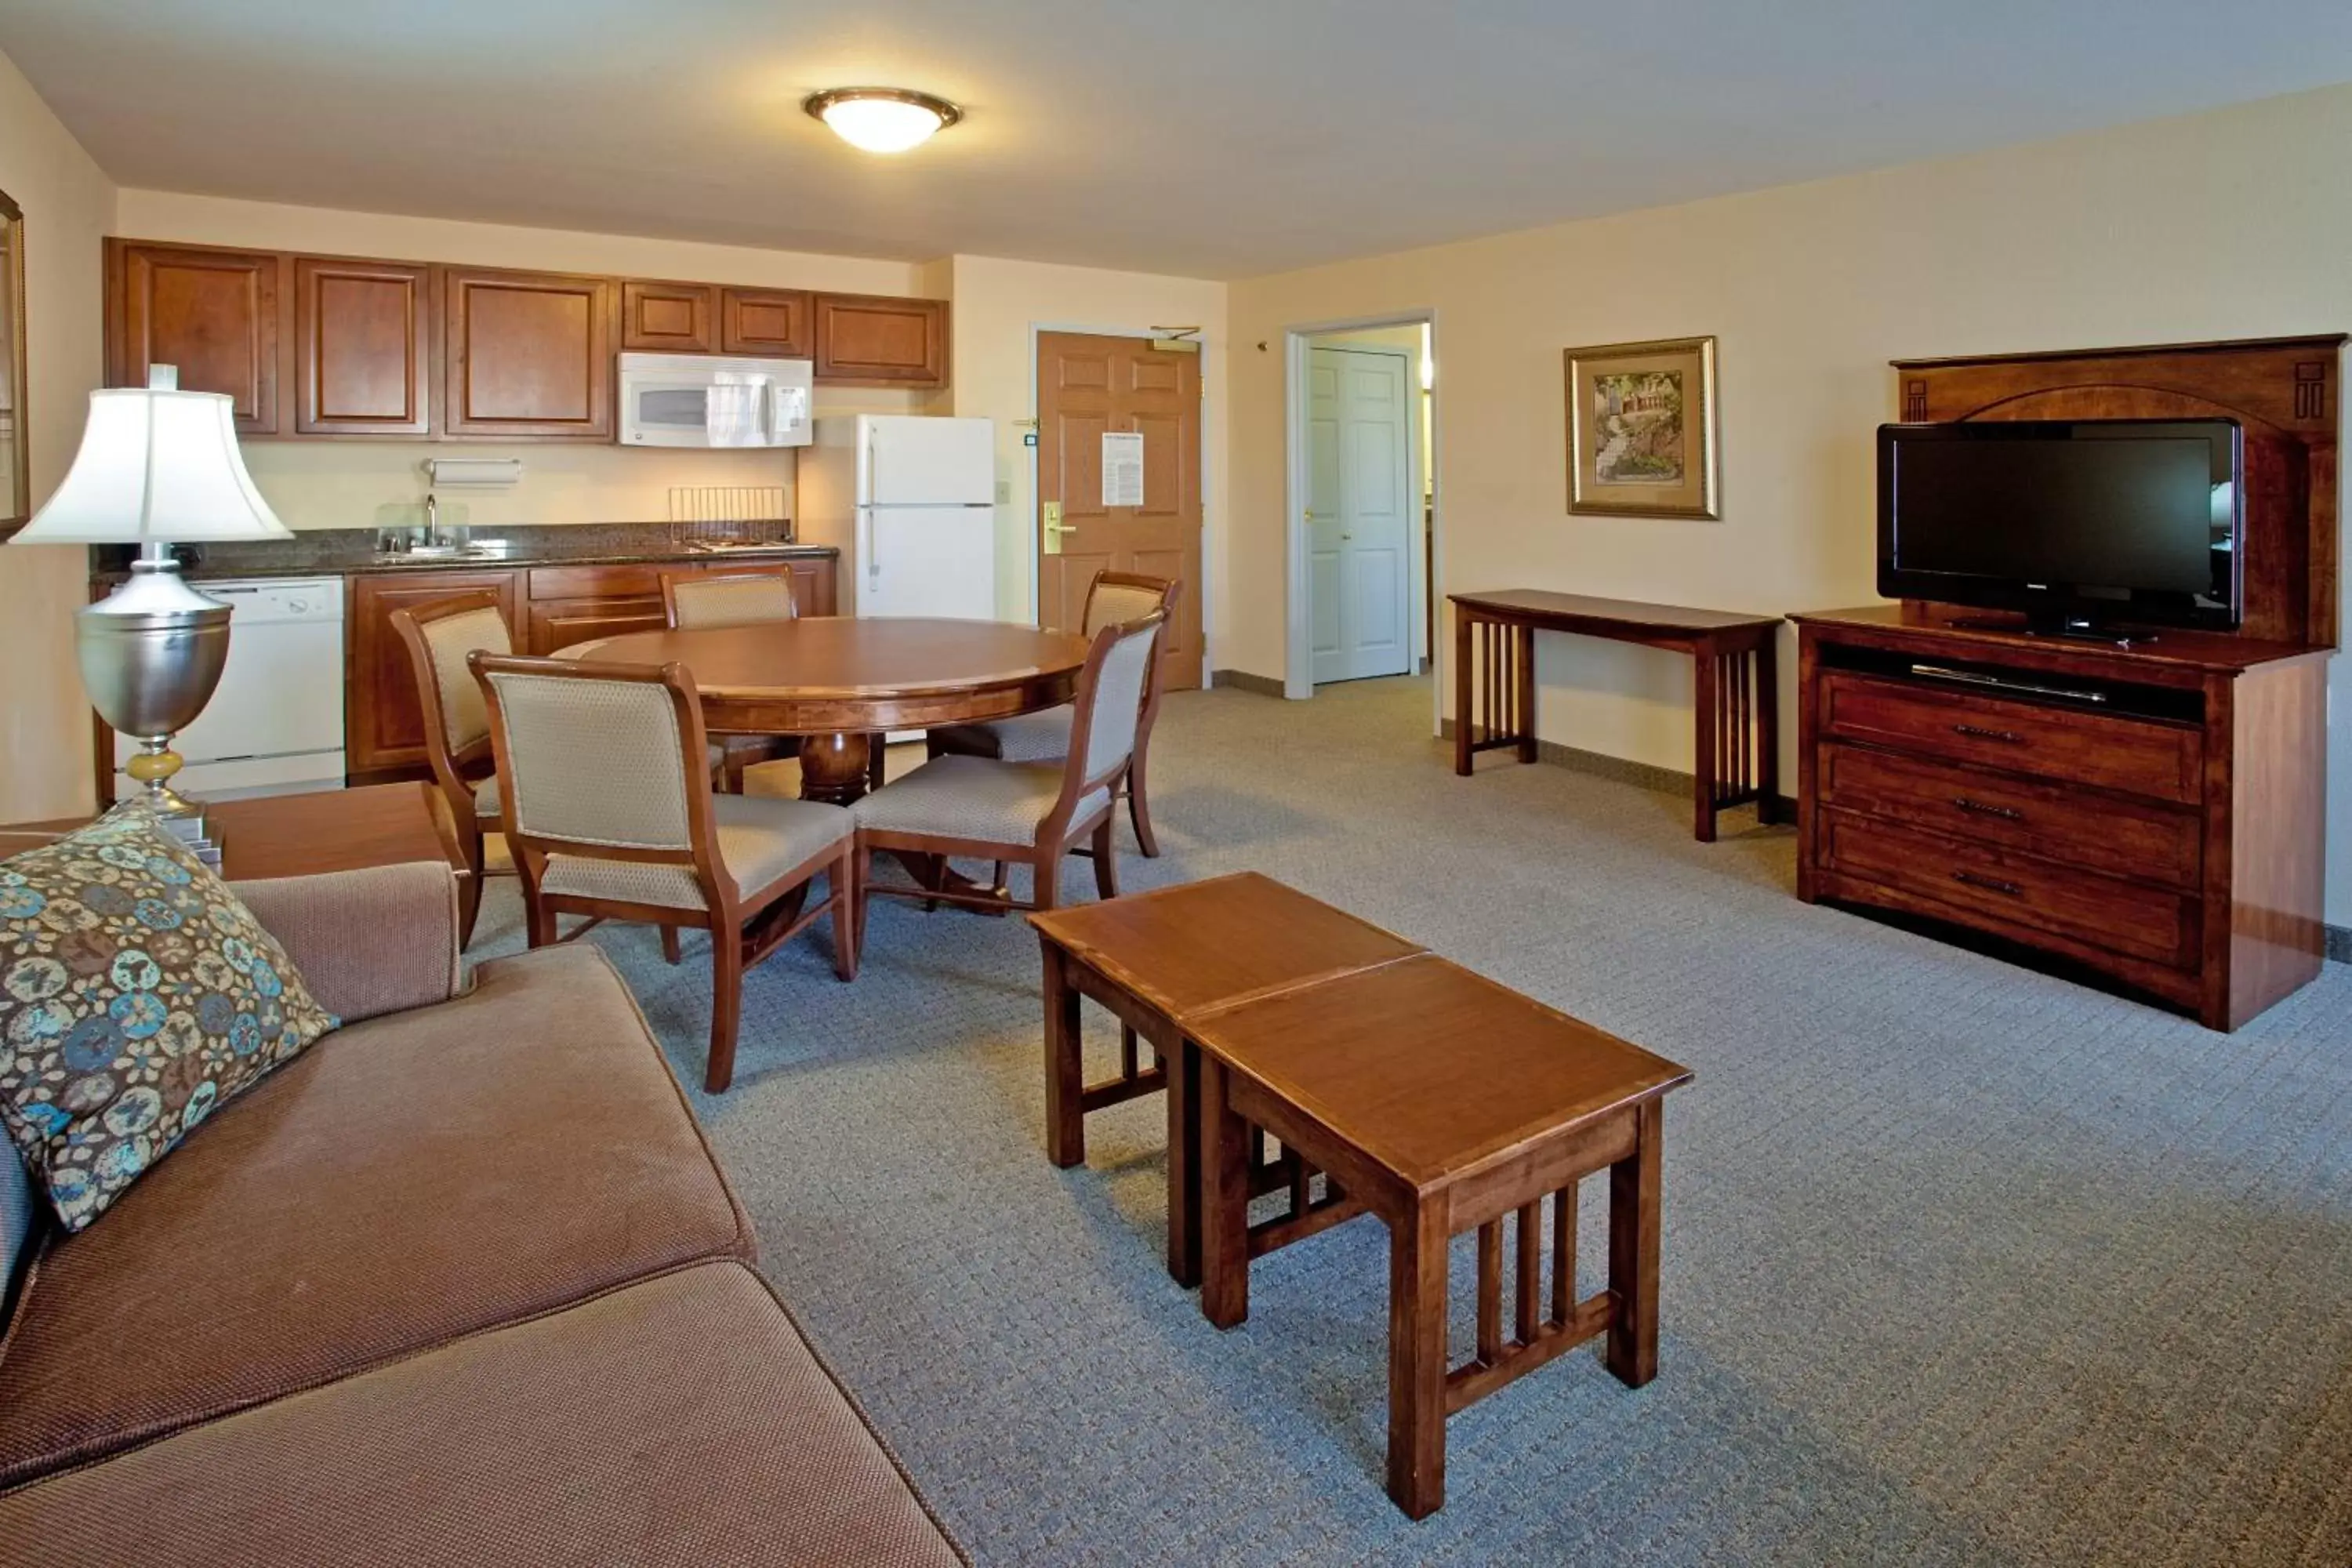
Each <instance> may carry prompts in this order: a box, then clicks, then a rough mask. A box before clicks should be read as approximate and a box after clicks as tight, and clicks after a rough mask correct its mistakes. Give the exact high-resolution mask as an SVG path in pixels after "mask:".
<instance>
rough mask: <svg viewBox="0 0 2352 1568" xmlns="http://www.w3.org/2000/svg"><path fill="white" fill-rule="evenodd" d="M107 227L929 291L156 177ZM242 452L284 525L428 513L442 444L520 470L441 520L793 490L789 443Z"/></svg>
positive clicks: (339, 249) (768, 263) (870, 408)
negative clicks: (208, 192)
mask: <svg viewBox="0 0 2352 1568" xmlns="http://www.w3.org/2000/svg"><path fill="white" fill-rule="evenodd" d="M114 232H115V233H118V234H122V235H126V236H129V237H133V238H137V239H167V240H177V241H180V242H182V243H184V244H190V245H238V246H251V247H257V248H261V249H270V250H280V249H282V250H305V251H311V252H314V253H320V254H325V255H330V256H336V255H341V256H377V257H387V258H399V259H404V260H415V261H451V262H464V263H467V264H469V265H473V266H478V267H521V268H540V269H542V270H547V271H568V272H597V273H607V274H612V275H615V276H621V277H633V278H677V279H689V280H692V281H696V282H707V283H748V284H770V285H774V286H777V287H792V288H797V289H841V290H845V291H849V292H854V293H870V294H923V293H929V292H930V291H931V290H930V289H928V288H926V287H925V284H926V282H927V280H928V279H927V278H926V269H925V268H921V267H918V266H916V265H914V264H912V263H908V262H904V261H875V260H867V259H864V258H857V257H846V256H817V255H811V254H807V253H803V252H798V251H782V250H754V249H749V248H745V247H740V246H727V245H702V244H691V243H686V242H681V241H677V240H665V239H648V238H644V237H635V236H629V235H609V234H579V233H572V232H570V231H566V230H562V229H544V228H520V227H512V226H505V225H499V224H482V223H457V222H450V221H446V220H442V219H438V218H414V217H397V216H386V215H384V214H381V213H357V212H339V211H334V210H331V209H327V208H322V207H296V206H282V205H276V204H272V203H268V202H246V201H230V200H225V199H223V198H220V197H215V196H191V195H173V194H172V193H168V192H163V191H136V190H134V191H124V192H123V193H122V194H121V200H120V210H119V215H118V217H117V221H116V226H115V228H114ZM918 406H919V401H918V398H917V397H916V395H913V394H909V393H903V392H890V391H887V390H886V391H872V390H861V389H855V388H838V389H836V388H824V389H821V390H820V392H819V394H818V396H817V412H818V413H819V414H825V415H830V414H856V413H867V412H871V413H881V414H904V413H908V412H910V411H912V410H914V409H916V408H917V407H918ZM245 450H246V462H247V467H249V468H251V469H252V470H253V476H254V481H255V482H256V483H257V484H258V485H259V486H260V487H261V491H262V493H263V494H264V495H265V496H267V497H268V499H269V503H270V505H271V506H272V507H273V508H275V509H276V510H277V511H278V515H279V516H280V517H282V518H284V519H285V520H286V523H287V525H288V526H289V527H290V528H298V529H310V528H371V527H376V526H379V525H383V524H392V523H401V524H408V523H415V522H419V521H423V518H424V500H425V489H426V488H427V487H426V483H425V475H424V472H423V469H422V468H421V467H420V465H421V464H422V463H423V461H424V459H425V458H428V457H433V456H436V455H439V456H461V457H514V458H521V459H522V462H523V470H524V477H523V479H522V482H521V483H520V484H517V485H515V486H513V487H511V488H509V489H483V490H468V491H460V492H453V493H451V494H448V495H445V496H444V497H443V498H442V500H443V503H444V504H443V508H442V517H443V519H444V521H449V522H467V523H474V524H478V525H484V526H496V525H499V524H513V523H572V522H644V521H660V520H662V519H665V518H667V517H668V516H669V492H670V489H672V487H674V486H700V485H768V486H777V487H781V488H782V489H784V490H785V492H786V504H787V505H789V504H790V496H791V491H792V489H793V454H792V453H790V452H788V451H786V452H676V451H650V450H646V449H644V448H639V447H611V446H579V447H571V446H560V445H556V444H553V443H535V444H529V445H523V446H516V447H500V446H498V445H496V444H493V443H481V442H470V441H468V442H450V443H446V444H438V445H436V444H433V443H427V442H368V441H329V442H322V441H318V440H301V441H272V440H251V441H247V443H246V444H245Z"/></svg>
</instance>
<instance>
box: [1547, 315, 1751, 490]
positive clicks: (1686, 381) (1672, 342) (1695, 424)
mask: <svg viewBox="0 0 2352 1568" xmlns="http://www.w3.org/2000/svg"><path fill="white" fill-rule="evenodd" d="M1562 357H1563V360H1564V363H1565V370H1566V387H1567V402H1568V510H1570V512H1571V513H1572V514H1574V515H1577V516H1580V517H1682V518H1697V519H1700V520H1702V521H1708V522H1719V521H1722V519H1723V500H1722V495H1721V490H1720V475H1719V472H1718V455H1717V447H1718V440H1717V424H1716V392H1715V340H1714V339H1713V338H1711V337H1706V338H1660V339H1656V340H1654V341H1653V342H1640V343H1601V344H1597V345H1595V346H1593V347H1591V348H1581V349H1568V350H1566V351H1564V352H1563V356H1562Z"/></svg>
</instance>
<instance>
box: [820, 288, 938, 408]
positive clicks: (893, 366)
mask: <svg viewBox="0 0 2352 1568" xmlns="http://www.w3.org/2000/svg"><path fill="white" fill-rule="evenodd" d="M813 357H814V359H815V361H816V379H817V380H819V381H830V382H836V383H845V384H851V385H857V386H945V385H946V384H947V380H948V308H947V302H946V301H945V300H903V299H898V298H896V297H893V296H887V295H875V294H819V295H818V296H817V297H816V342H815V349H814V355H813Z"/></svg>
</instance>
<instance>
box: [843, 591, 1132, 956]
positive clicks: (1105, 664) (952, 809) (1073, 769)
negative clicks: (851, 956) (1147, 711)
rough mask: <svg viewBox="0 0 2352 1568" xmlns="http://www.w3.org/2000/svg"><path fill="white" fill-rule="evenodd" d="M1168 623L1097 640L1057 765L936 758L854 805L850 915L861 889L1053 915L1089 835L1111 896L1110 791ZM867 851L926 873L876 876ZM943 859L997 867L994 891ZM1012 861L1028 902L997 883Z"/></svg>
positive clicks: (1125, 761) (1127, 756)
mask: <svg viewBox="0 0 2352 1568" xmlns="http://www.w3.org/2000/svg"><path fill="white" fill-rule="evenodd" d="M1167 618H1168V617H1167V612H1166V611H1164V610H1152V611H1150V612H1149V613H1148V614H1146V615H1144V616H1139V617H1138V618H1137V619H1134V620H1131V621H1127V622H1124V623H1122V624H1120V625H1118V626H1105V627H1103V628H1102V630H1101V631H1099V632H1097V634H1096V635H1095V639H1094V644H1093V646H1092V647H1089V648H1088V649H1087V662H1086V665H1085V668H1082V669H1081V670H1080V671H1079V674H1078V693H1077V699H1076V701H1075V702H1073V703H1072V704H1071V721H1070V743H1069V747H1068V754H1067V755H1066V756H1065V757H1064V758H1063V759H1062V760H1061V761H1060V762H1058V763H1027V762H1005V761H1002V760H999V759H997V758H993V757H972V756H963V755H959V754H953V753H951V754H949V755H946V756H940V757H933V758H932V759H930V760H929V762H927V763H923V765H922V766H920V767H919V768H917V769H916V770H915V771H914V772H912V773H908V774H907V775H906V776H905V777H903V778H901V779H899V780H898V781H897V782H896V783H893V784H885V785H884V786H883V787H882V788H880V789H878V790H877V791H875V792H874V793H873V794H872V795H867V796H866V797H865V798H864V799H862V800H860V801H859V802H858V803H857V804H856V805H854V806H852V807H851V808H850V809H851V810H852V811H853V812H854V813H856V817H857V850H858V860H859V871H860V877H861V880H860V883H859V887H860V889H861V892H860V894H859V910H858V913H859V917H860V918H861V919H862V918H863V917H864V913H865V902H866V896H867V895H868V894H882V895H886V896H889V897H895V898H910V899H919V900H925V901H926V902H929V901H931V900H939V901H943V902H947V903H956V904H971V905H977V906H980V907H982V908H991V909H1035V910H1050V909H1052V908H1053V907H1054V906H1055V904H1056V903H1057V902H1058V901H1059V900H1060V896H1061V868H1062V861H1063V859H1064V858H1066V857H1067V856H1069V855H1071V854H1074V853H1077V852H1079V849H1080V846H1082V845H1084V844H1087V842H1088V841H1089V840H1091V843H1092V853H1093V856H1094V862H1095V889H1096V891H1097V892H1098V893H1099V894H1101V896H1102V897H1104V898H1106V899H1109V898H1116V897H1118V847H1117V846H1116V845H1115V844H1114V843H1113V841H1112V837H1113V828H1114V827H1115V826H1116V825H1117V822H1118V816H1117V815H1116V811H1117V807H1118V786H1119V784H1120V782H1121V781H1122V780H1124V779H1125V778H1126V776H1127V771H1128V768H1129V765H1130V764H1131V763H1133V761H1134V757H1135V738H1136V730H1137V725H1138V721H1139V719H1140V717H1141V715H1142V712H1143V694H1144V691H1145V689H1146V688H1148V687H1149V686H1150V682H1151V671H1152V667H1153V666H1154V664H1155V663H1156V662H1157V660H1156V658H1155V657H1154V653H1155V650H1156V649H1157V648H1158V647H1159V644H1160V627H1161V626H1163V625H1164V624H1165V623H1166V621H1167ZM876 850H889V851H895V852H897V853H898V855H899V856H901V857H902V858H907V859H908V860H909V861H910V862H911V863H912V864H913V865H915V866H917V867H920V868H923V869H922V870H920V871H919V872H918V875H919V878H920V880H919V883H917V884H916V885H912V886H903V887H902V886H891V885H887V884H883V883H877V882H876V881H874V880H873V879H872V876H871V873H872V868H873V863H874V852H875V851H876ZM950 856H963V857H968V858H975V859H982V860H990V861H994V862H996V863H997V869H998V874H999V880H998V881H997V884H996V885H995V886H994V887H992V888H989V889H977V890H975V889H969V888H958V887H956V886H954V885H953V884H952V883H951V881H950V879H949V878H948V876H947V874H946V872H947V860H948V858H949V857H950ZM1016 862H1017V863H1022V864H1025V865H1027V866H1028V867H1029V868H1030V870H1031V876H1032V882H1031V895H1030V898H1029V900H1028V901H1027V902H1025V903H1024V902H1022V901H1020V900H1016V899H1014V898H1013V895H1012V892H1011V890H1010V889H1009V888H1007V887H1006V885H1005V884H1004V882H1003V879H1002V875H1003V868H1004V867H1005V866H1006V865H1008V864H1012V863H1016Z"/></svg>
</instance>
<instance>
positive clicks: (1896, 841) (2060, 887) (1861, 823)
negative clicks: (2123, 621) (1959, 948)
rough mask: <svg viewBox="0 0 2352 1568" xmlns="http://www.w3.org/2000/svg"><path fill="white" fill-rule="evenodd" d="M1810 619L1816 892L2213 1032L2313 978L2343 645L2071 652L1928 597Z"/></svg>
mask: <svg viewBox="0 0 2352 1568" xmlns="http://www.w3.org/2000/svg"><path fill="white" fill-rule="evenodd" d="M1794 619H1795V620H1796V622H1797V626H1798V638H1797V647H1798V661H1799V662H1798V675H1797V693H1798V702H1799V740H1798V761H1799V768H1800V771H1801V790H1800V801H1799V812H1798V825H1799V830H1800V848H1799V852H1798V862H1797V896H1798V897H1799V898H1801V899H1803V900H1805V901H1806V902H1808V903H1817V902H1833V903H1837V904H1841V905H1847V906H1852V907H1854V908H1856V909H1860V910H1870V911H1876V912H1883V913H1885V914H1888V915H1892V916H1896V917H1902V918H1906V919H1908V920H1910V921H1915V922H1916V921H1926V922H1929V923H1930V924H1931V925H1932V928H1933V929H1934V931H1936V933H1937V934H1939V935H1943V936H1946V937H1948V939H1950V940H1972V941H1974V942H1976V943H1977V945H1980V946H1981V945H1990V946H1991V947H1992V948H1993V949H1994V950H1995V951H1997V952H2000V953H2001V955H2003V956H2010V957H2019V956H2022V957H2028V958H2032V959H2033V960H2035V961H2037V962H2043V963H2056V964H2058V965H2060V966H2062V967H2063V968H2065V969H2067V970H2068V971H2069V972H2070V973H2075V974H2078V975H2079V974H2082V973H2088V974H2089V975H2090V976H2092V977H2094V978H2096V979H2098V980H2099V981H2101V982H2102V983H2103V984H2107V985H2110V986H2114V987H2117V988H2121V989H2124V990H2127V991H2129V992H2132V993H2134V994H2138V995H2140V996H2143V997H2146V998H2149V999H2152V1000H2154V1001H2156V1002H2158V1003H2159V1004H2162V1005H2167V1006H2169V1007H2172V1008H2175V1009H2177V1010H2179V1011H2181V1012H2185V1013H2188V1014H2190V1015H2192V1016H2195V1017H2196V1018H2198V1019H2199V1020H2200V1022H2202V1023H2203V1024H2204V1025H2205V1026H2207V1027H2209V1028H2213V1029H2235V1028H2237V1027H2239V1026H2241V1025H2242V1024H2244V1023H2245V1022H2246V1021H2247V1020H2249V1019H2251V1018H2252V1017H2253V1016H2255V1015H2256V1014H2258V1013H2260V1012H2262V1011H2263V1009H2264V1008H2266V1007H2268V1006H2270V1005H2272V1004H2273V1003H2274V1002H2277V1001H2278V1000H2279V999H2280V998H2282V997H2284V996H2286V995H2287V994H2290V993H2292V992H2294V991H2295V990H2297V989H2298V988H2300V987H2301V986H2303V985H2304V984H2306V983H2308V982H2309V981H2310V980H2312V979H2313V978H2315V976H2316V975H2317V974H2318V973H2319V967H2320V962H2321V957H2322V954H2323V952H2324V949H2325V927H2324V926H2323V925H2322V923H2321V920H2322V914H2321V885H2322V879H2323V874H2324V868H2325V866H2326V816H2325V813H2326V742H2327V710H2326V703H2327V658H2328V651H2329V650H2327V649H2326V648H2324V647H2308V646H2305V645H2300V644H2289V643H2277V642H2265V641H2261V640H2257V639H2254V638H2250V637H2241V636H2231V635H2228V634H2223V633H2214V632H2199V631H2178V632H2173V633H2170V634H2168V636H2167V637H2166V638H2165V639H2164V641H2163V642H2162V643H2161V644H2135V645H2130V646H2116V645H2113V644H2105V643H2100V644H2092V643H2084V642H2074V641H2060V640H2059V639H2055V638H2049V637H2037V636H2033V635H2032V634H2030V633H2029V632H2027V631H2026V630H2024V629H2023V628H2021V627H2020V626H2017V625H2016V624H2015V623H2014V622H2011V623H2009V624H2008V625H2005V626H1998V627H1987V626H1983V625H1981V624H1980V623H1976V622H1972V621H1969V620H1968V619H1965V618H1957V619H1956V618H1950V617H1949V613H1948V611H1942V612H1939V611H1938V609H1937V607H1936V606H1931V605H1882V606H1878V607H1874V608H1871V609H1862V610H1840V611H1833V612H1829V613H1826V614H1821V615H1804V616H1795V617H1794ZM1955 670H1958V671H1961V672H1964V673H1965V675H1966V677H1967V679H1957V680H1956V679H1950V676H1951V674H1952V672H1953V671H1955ZM2089 694H2097V695H2098V696H2100V697H2101V698H2102V699H2103V700H2100V701H2096V702H2093V701H2089V700H2084V699H2085V697H2086V696H2087V695H2089ZM1988 939H1989V940H1988Z"/></svg>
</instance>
